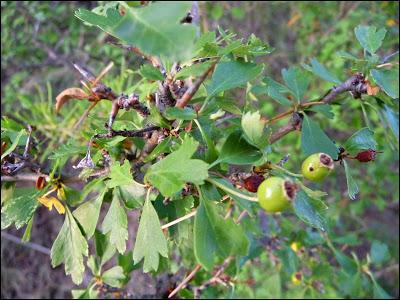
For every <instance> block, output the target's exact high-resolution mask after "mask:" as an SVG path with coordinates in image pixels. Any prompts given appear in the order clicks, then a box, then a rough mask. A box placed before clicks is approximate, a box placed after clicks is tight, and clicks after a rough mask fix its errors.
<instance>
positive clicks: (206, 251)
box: [193, 195, 249, 271]
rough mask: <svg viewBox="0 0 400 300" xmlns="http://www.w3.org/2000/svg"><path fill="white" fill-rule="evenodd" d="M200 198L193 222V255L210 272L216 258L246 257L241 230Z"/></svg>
mask: <svg viewBox="0 0 400 300" xmlns="http://www.w3.org/2000/svg"><path fill="white" fill-rule="evenodd" d="M203 196H204V195H202V196H201V198H200V205H199V207H198V208H197V213H196V216H195V220H194V229H193V232H194V255H195V257H196V259H197V261H198V262H199V264H201V265H202V266H203V267H204V268H205V269H206V270H208V271H210V270H212V268H213V266H214V264H215V262H216V261H215V259H216V257H217V256H219V257H221V258H222V259H223V258H226V257H228V256H230V255H246V254H247V251H248V247H249V242H248V239H247V237H246V234H245V233H244V231H243V228H242V227H241V226H239V225H237V224H235V223H234V222H233V220H232V219H227V220H224V219H223V218H222V217H221V216H219V215H218V213H217V212H216V203H215V202H213V201H210V200H208V199H204V198H203Z"/></svg>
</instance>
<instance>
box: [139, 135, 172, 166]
mask: <svg viewBox="0 0 400 300" xmlns="http://www.w3.org/2000/svg"><path fill="white" fill-rule="evenodd" d="M171 140H172V138H171V137H170V136H169V137H167V138H166V139H164V140H163V141H162V142H161V143H159V144H158V145H157V146H156V147H155V148H154V149H153V151H151V153H150V154H149V155H147V156H146V157H145V158H144V160H143V161H144V162H145V163H148V162H150V161H152V160H153V159H155V158H156V157H157V156H159V155H160V154H161V153H164V152H167V149H168V146H169V143H170V142H171Z"/></svg>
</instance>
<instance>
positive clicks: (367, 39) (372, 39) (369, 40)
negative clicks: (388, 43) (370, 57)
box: [354, 25, 386, 54]
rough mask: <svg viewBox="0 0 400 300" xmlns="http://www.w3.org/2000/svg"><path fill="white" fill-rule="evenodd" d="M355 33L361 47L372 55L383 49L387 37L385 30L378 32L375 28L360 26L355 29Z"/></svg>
mask: <svg viewBox="0 0 400 300" xmlns="http://www.w3.org/2000/svg"><path fill="white" fill-rule="evenodd" d="M354 32H355V34H356V37H357V40H358V41H359V43H360V44H361V46H362V47H363V48H364V49H365V50H367V51H368V52H369V53H371V54H374V53H375V52H376V51H377V50H378V49H379V48H380V47H381V45H382V41H383V39H384V38H385V35H386V29H385V28H381V29H379V30H378V31H376V27H375V26H362V25H359V26H357V27H356V28H355V29H354Z"/></svg>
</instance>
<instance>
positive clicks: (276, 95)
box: [267, 86, 293, 106]
mask: <svg viewBox="0 0 400 300" xmlns="http://www.w3.org/2000/svg"><path fill="white" fill-rule="evenodd" d="M267 94H268V95H269V96H270V97H271V98H272V99H274V100H275V101H277V102H278V103H279V104H281V105H284V106H292V104H293V103H292V102H291V101H290V100H289V99H288V98H286V97H285V96H283V95H282V94H281V93H280V92H279V91H278V90H277V89H276V88H275V87H273V86H268V87H267Z"/></svg>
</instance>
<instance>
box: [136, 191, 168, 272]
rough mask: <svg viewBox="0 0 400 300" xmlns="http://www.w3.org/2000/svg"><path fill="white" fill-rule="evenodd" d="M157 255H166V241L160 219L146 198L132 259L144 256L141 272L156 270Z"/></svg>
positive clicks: (137, 260) (137, 259)
mask: <svg viewBox="0 0 400 300" xmlns="http://www.w3.org/2000/svg"><path fill="white" fill-rule="evenodd" d="M159 255H162V256H164V257H168V248H167V241H166V239H165V236H164V234H163V232H162V230H161V225H160V220H159V219H158V215H157V212H156V211H155V209H154V207H153V205H152V204H151V201H150V199H147V200H146V202H145V204H144V206H143V211H142V215H141V217H140V223H139V228H138V231H137V236H136V241H135V247H134V249H133V260H134V261H135V264H137V263H138V262H140V261H141V260H142V259H143V258H144V264H143V272H145V273H147V272H150V271H151V270H154V271H157V269H158V264H159Z"/></svg>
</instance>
